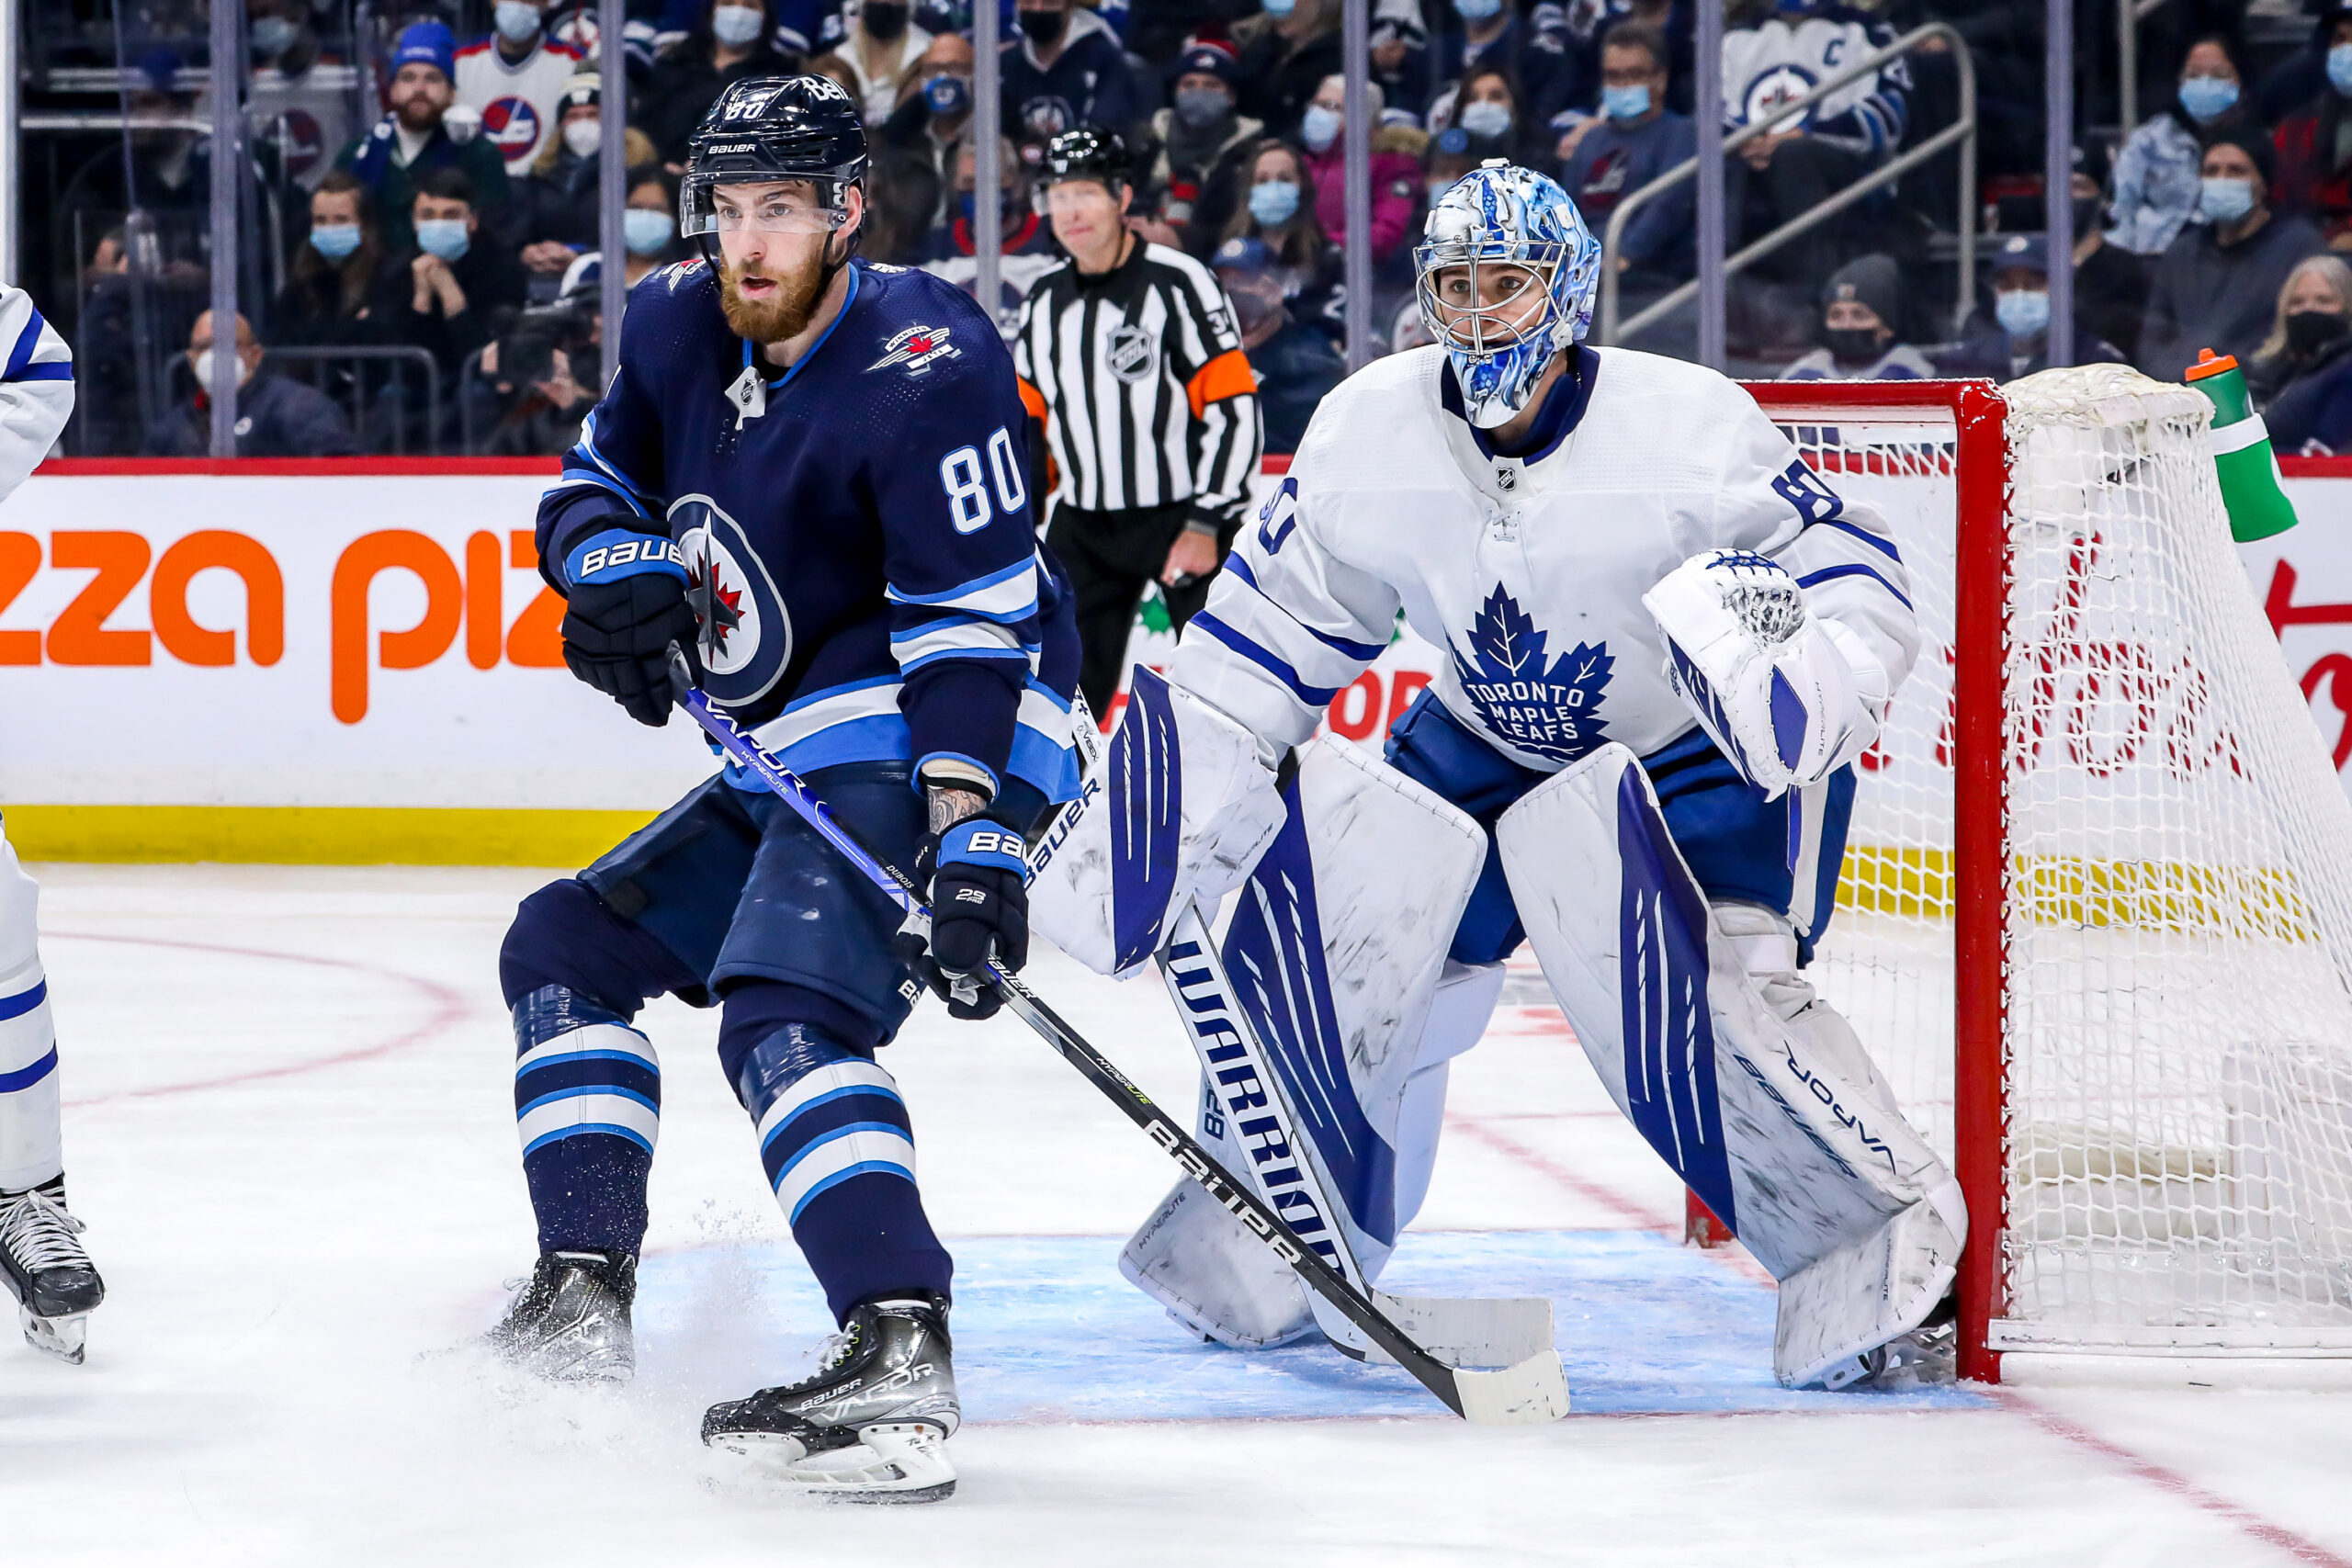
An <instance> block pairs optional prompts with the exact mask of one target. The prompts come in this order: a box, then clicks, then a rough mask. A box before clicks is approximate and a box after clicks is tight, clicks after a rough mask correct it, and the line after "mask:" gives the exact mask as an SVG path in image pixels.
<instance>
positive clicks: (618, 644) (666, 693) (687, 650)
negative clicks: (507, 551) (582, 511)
mask: <svg viewBox="0 0 2352 1568" xmlns="http://www.w3.org/2000/svg"><path fill="white" fill-rule="evenodd" d="M564 581H566V582H568V583H570V584H571V587H570V589H569V590H568V591H567V592H565V594H564V601H565V607H564V612H563V662H564V664H565V665H566V666H567V667H568V668H569V669H570V670H571V672H572V673H573V674H574V675H577V676H579V677H580V678H581V679H582V681H585V682H588V683H589V684H590V685H592V686H594V687H595V688H596V689H597V690H598V691H600V692H602V693H604V694H605V695H606V696H608V697H610V698H612V699H613V701H615V702H616V703H618V704H620V705H621V706H622V707H624V708H626V709H628V716H629V717H631V718H633V719H635V720H637V722H638V723H639V724H650V725H651V726H653V728H656V729H659V728H662V726H663V725H665V724H667V723H669V722H670V704H671V700H672V699H671V683H670V659H671V649H673V648H676V649H681V650H683V651H684V654H685V657H686V660H687V662H688V664H689V666H690V667H691V670H692V673H693V676H694V680H695V683H696V684H699V683H700V682H701V680H702V666H701V664H700V663H699V662H698V661H696V660H695V652H696V650H697V649H698V647H699V637H700V633H699V630H698V628H697V626H696V624H695V613H694V608H693V606H692V605H691V604H689V603H688V602H687V599H686V567H685V561H684V558H682V557H681V556H680V555H679V553H678V547H677V546H676V545H675V544H674V543H673V542H672V541H670V540H668V539H664V538H661V537H658V536H653V535H650V534H636V533H630V532H628V531H627V530H625V529H619V528H610V529H606V530H605V531H603V532H601V533H598V534H595V535H594V536H591V537H589V538H588V539H586V540H584V541H582V543H581V544H579V545H577V546H575V547H573V548H572V550H571V554H570V555H569V556H567V557H566V558H565V559H564Z"/></svg>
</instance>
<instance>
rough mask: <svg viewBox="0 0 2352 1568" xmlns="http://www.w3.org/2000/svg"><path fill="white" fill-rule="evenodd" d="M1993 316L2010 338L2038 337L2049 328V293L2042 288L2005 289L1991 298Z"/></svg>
mask: <svg viewBox="0 0 2352 1568" xmlns="http://www.w3.org/2000/svg"><path fill="white" fill-rule="evenodd" d="M1993 314H1994V315H1996V316H1997V317H1999V318H2000V321H2001V330H2002V331H2003V332H2005V333H2008V334H2009V335H2010V336H2011V337H2040V336H2041V334H2042V333H2045V332H2047V331H2048V330H2049V328H2050V292H2049V290H2047V289H2043V288H2005V289H2003V290H2002V291H2000V292H1999V293H1997V294H1996V295H1994V296H1993Z"/></svg>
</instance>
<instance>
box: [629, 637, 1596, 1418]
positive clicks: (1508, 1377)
mask: <svg viewBox="0 0 2352 1568" xmlns="http://www.w3.org/2000/svg"><path fill="white" fill-rule="evenodd" d="M672 679H673V683H674V686H675V695H676V699H677V703H678V705H679V706H680V707H683V708H684V709H685V710H686V713H687V715H688V716H690V717H692V718H693V719H694V721H695V723H697V724H699V725H701V726H702V727H703V728H704V729H705V730H706V731H707V733H708V734H709V735H710V738H711V739H713V740H715V741H717V742H718V747H719V750H722V751H724V752H725V753H726V754H727V756H728V758H729V760H730V761H734V762H735V763H736V764H737V765H739V766H741V768H743V769H744V770H745V771H747V772H748V773H751V774H752V776H753V777H755V778H757V779H758V780H759V781H760V782H761V783H762V784H764V785H766V786H767V787H768V789H770V790H771V791H773V792H774V793H775V795H776V796H777V798H779V799H781V800H782V801H783V802H784V803H785V804H786V806H788V807H791V808H792V810H793V812H794V814H795V815H797V816H798V817H799V818H800V819H801V820H802V821H804V822H806V823H808V824H809V827H811V828H813V829H816V830H817V832H818V834H819V835H820V837H822V838H823V839H824V840H825V841H826V842H827V843H829V844H831V845H832V846H833V848H834V849H836V850H838V851H840V852H841V853H842V857H843V858H844V859H846V860H847V861H848V862H849V863H851V864H852V865H854V866H855V867H856V868H857V870H858V872H859V874H862V875H863V876H865V879H866V880H867V881H868V882H871V883H872V884H873V885H874V886H876V888H878V889H880V890H881V892H882V893H883V895H884V896H885V897H888V898H889V899H890V900H891V901H892V902H893V903H895V904H897V905H898V906H899V908H901V909H903V910H905V911H906V913H907V915H908V916H909V917H910V919H914V920H917V921H920V922H922V925H923V926H925V927H926V928H927V927H928V925H929V923H930V919H931V910H930V908H928V907H927V906H926V905H925V904H924V903H923V901H922V894H921V893H920V892H918V891H917V889H916V887H915V885H914V884H913V883H912V882H911V881H910V880H909V879H908V878H907V876H906V874H904V873H903V872H901V871H899V869H898V868H897V867H896V866H893V865H891V864H890V863H888V862H887V861H883V860H881V859H879V858H877V857H876V855H875V854H874V853H873V852H870V851H869V850H867V849H866V848H865V845H863V844H861V843H859V842H858V840H857V838H856V836H855V835H854V834H853V833H851V832H850V830H849V829H847V828H844V827H843V826H842V824H841V823H840V822H839V821H837V820H835V818H834V817H833V814H832V812H831V810H830V809H829V808H828V807H826V805H825V803H824V801H822V800H821V799H820V798H819V797H818V796H817V795H816V794H815V793H814V792H813V791H811V790H810V789H809V786H808V785H807V784H804V783H802V782H801V780H800V778H799V777H798V775H797V774H795V773H793V772H792V771H791V770H790V769H789V768H786V766H785V765H784V764H783V763H782V762H781V761H777V760H776V758H775V754H774V753H773V752H771V751H769V750H767V748H766V747H764V746H762V745H761V744H760V743H759V742H758V741H756V740H754V739H752V738H751V736H749V735H748V734H746V733H744V731H743V729H742V728H741V727H740V726H738V725H737V724H736V722H735V721H734V720H733V719H732V718H729V716H727V715H725V714H723V713H721V712H720V711H719V710H718V708H716V707H714V706H713V705H711V702H710V699H709V698H708V697H707V696H705V695H704V694H702V693H701V692H700V691H698V690H696V689H695V687H694V685H693V683H692V680H691V678H690V676H689V675H688V673H687V670H686V666H685V660H684V658H683V657H675V658H674V661H673V674H672ZM985 978H986V980H987V982H988V983H989V985H991V986H994V987H996V989H997V992H998V994H999V995H1000V996H1001V997H1002V998H1003V999H1004V1005H1005V1007H1006V1008H1008V1009H1009V1010H1011V1011H1012V1013H1013V1014H1014V1016H1016V1017H1018V1018H1019V1019H1020V1020H1021V1021H1023V1022H1024V1023H1026V1024H1027V1025H1028V1026H1029V1027H1030V1028H1031V1029H1033V1030H1035V1031H1036V1032H1037V1033H1038V1034H1039V1035H1040V1036H1041V1037H1042V1038H1043V1039H1044V1040H1045V1042H1046V1043H1047V1044H1048V1045H1051V1046H1052V1047H1053V1048H1054V1049H1055V1051H1056V1052H1057V1053H1058V1054H1059V1055H1061V1057H1062V1059H1063V1060H1064V1061H1067V1062H1069V1064H1070V1065H1071V1066H1074V1067H1076V1068H1077V1069H1078V1070H1079V1072H1080V1074H1081V1075H1082V1076H1083V1077H1085V1078H1086V1080H1087V1081H1088V1082H1089V1083H1091V1084H1092V1085H1093V1086H1094V1087H1095V1089H1098V1090H1100V1091H1101V1093H1102V1095H1103V1098H1104V1099H1105V1100H1109V1101H1111V1103H1112V1104H1114V1105H1115V1106H1117V1107H1118V1108H1119V1110H1120V1111H1121V1112H1122V1113H1123V1114H1125V1117H1126V1118H1127V1120H1128V1121H1130V1122H1134V1123H1135V1124H1136V1126H1137V1127H1139V1128H1141V1129H1142V1130H1143V1132H1144V1134H1145V1135H1146V1136H1147V1137H1148V1138H1150V1139H1151V1141H1152V1142H1153V1143H1154V1144H1156V1145H1159V1149H1160V1151H1161V1152H1162V1153H1163V1154H1165V1155H1167V1156H1169V1157H1170V1159H1173V1160H1174V1161H1175V1162H1176V1163H1177V1165H1178V1166H1180V1167H1182V1169H1183V1171H1184V1173H1185V1174H1186V1175H1188V1176H1190V1177H1191V1178H1192V1179H1193V1180H1194V1181H1196V1182H1198V1183H1200V1185H1201V1187H1202V1188H1203V1189H1204V1190H1205V1191H1206V1192H1207V1193H1208V1195H1209V1196H1210V1197H1211V1198H1214V1199H1215V1200H1216V1201H1217V1202H1218V1203H1220V1204H1222V1205H1223V1206H1224V1207H1225V1208H1226V1209H1227V1211H1229V1212H1230V1213H1232V1214H1233V1215H1234V1217H1235V1218H1237V1219H1238V1220H1239V1221H1240V1222H1241V1223H1242V1224H1244V1225H1245V1226H1247V1227H1248V1228H1249V1230H1250V1234H1251V1235H1255V1236H1256V1237H1257V1238H1258V1239H1259V1240H1260V1241H1261V1242H1263V1243H1264V1244H1265V1245H1266V1246H1267V1247H1271V1248H1272V1250H1273V1252H1274V1255H1275V1256H1276V1257H1278V1258H1281V1259H1282V1260H1283V1262H1284V1263H1286V1264H1288V1265H1289V1266H1290V1268H1291V1269H1293V1270H1294V1271H1295V1273H1297V1275H1298V1276H1299V1278H1301V1279H1302V1280H1305V1281H1306V1284H1307V1286H1308V1288H1310V1289H1311V1290H1313V1291H1315V1292H1317V1294H1319V1295H1320V1296H1322V1297H1323V1299H1324V1300H1326V1301H1328V1302H1329V1303H1331V1305H1332V1306H1333V1307H1335V1308H1337V1309H1338V1310H1339V1311H1340V1314H1342V1315H1344V1316H1345V1317H1346V1318H1347V1320H1348V1321H1349V1322H1350V1323H1352V1324H1354V1325H1356V1327H1357V1328H1358V1329H1360V1330H1362V1331H1363V1335H1364V1337H1366V1338H1367V1339H1369V1340H1371V1341H1372V1342H1373V1343H1374V1345H1377V1346H1378V1347H1380V1348H1381V1349H1383V1350H1385V1351H1386V1352H1387V1353H1388V1355H1389V1356H1390V1357H1392V1358H1394V1359H1395V1360H1396V1361H1397V1364H1398V1365H1399V1366H1401V1367H1403V1368H1404V1369H1405V1370H1406V1371H1408V1372H1410V1373H1411V1374H1412V1375H1413V1378H1414V1380H1415V1381H1416V1382H1419V1383H1420V1385H1421V1386H1422V1387H1424V1388H1426V1389H1428V1390H1429V1391H1430V1393H1433V1394H1435V1395H1436V1396H1437V1397H1438V1399H1439V1400H1440V1401H1442V1403H1443V1404H1444V1405H1445V1407H1446V1408H1447V1409H1449V1410H1451V1411H1453V1413H1454V1414H1455V1415H1457V1416H1461V1417H1462V1418H1463V1419H1464V1420H1466V1421H1471V1422H1475V1423H1476V1424H1478V1425H1481V1426H1498V1427H1499V1426H1521V1425H1526V1424H1529V1423H1532V1422H1537V1421H1552V1420H1557V1419H1558V1418H1559V1417H1561V1416H1566V1414H1567V1412H1568V1389H1567V1382H1566V1378H1565V1377H1564V1376H1563V1375H1562V1373H1561V1371H1560V1358H1559V1355H1558V1353H1557V1352H1555V1351H1554V1350H1552V1349H1551V1348H1548V1347H1546V1348H1544V1349H1543V1350H1541V1351H1540V1352H1538V1353H1537V1354H1535V1355H1532V1356H1530V1357H1528V1358H1527V1359H1524V1360H1522V1361H1521V1362H1520V1363H1519V1364H1518V1365H1516V1366H1510V1367H1504V1368H1500V1369H1498V1370H1496V1371H1465V1370H1461V1369H1457V1368H1453V1367H1449V1366H1447V1365H1446V1364H1445V1363H1443V1362H1442V1361H1440V1360H1439V1359H1437V1358H1436V1357H1434V1356H1432V1355H1430V1353H1429V1351H1427V1350H1426V1349H1424V1348H1421V1346H1419V1345H1418V1344H1416V1343H1415V1342H1414V1341H1413V1340H1412V1339H1411V1338H1410V1337H1408V1336H1407V1335H1406V1333H1405V1331H1404V1330H1403V1329H1401V1328H1399V1327H1398V1326H1397V1325H1396V1324H1395V1323H1394V1322H1392V1321H1391V1320H1390V1319H1389V1317H1388V1316H1387V1314H1385V1313H1383V1312H1382V1311H1381V1310H1380V1308H1379V1307H1377V1306H1376V1305H1374V1303H1373V1302H1372V1301H1371V1300H1370V1299H1369V1298H1368V1297H1366V1296H1365V1294H1364V1293H1363V1292H1362V1291H1360V1290H1358V1289H1357V1288H1356V1287H1355V1286H1354V1285H1352V1284H1351V1283H1350V1282H1349V1281H1348V1280H1346V1279H1345V1278H1344V1277H1342V1276H1341V1275H1340V1272H1339V1270H1337V1269H1333V1268H1332V1267H1331V1265H1329V1263H1327V1262H1325V1261H1324V1260H1323V1259H1322V1258H1321V1257H1319V1256H1318V1255H1317V1253H1316V1252H1315V1250H1314V1249H1313V1248H1312V1247H1309V1246H1308V1245H1307V1244H1306V1242H1304V1241H1302V1240H1300V1239H1299V1236H1298V1235H1297V1233H1295V1231H1293V1230H1292V1229H1291V1228H1290V1227H1289V1226H1288V1225H1286V1224H1283V1222H1282V1221H1281V1220H1280V1219H1279V1218H1277V1217H1276V1216H1275V1215H1274V1214H1273V1213H1272V1212H1270V1211H1269V1210H1268V1209H1267V1208H1266V1206H1265V1205H1264V1204H1263V1203H1261V1202H1260V1201H1258V1199H1257V1198H1256V1197H1255V1196H1254V1195H1253V1194H1252V1193H1251V1191H1250V1188H1249V1186H1248V1184H1247V1183H1245V1182H1244V1181H1243V1180H1242V1179H1240V1178H1238V1177H1237V1176H1235V1175H1234V1174H1233V1173H1232V1172H1231V1171H1229V1170H1227V1169H1226V1168H1225V1167H1223V1166H1222V1165H1219V1164H1218V1163H1217V1162H1216V1159H1214V1158H1213V1157H1211V1156H1210V1155H1209V1153H1208V1151H1207V1150H1205V1149H1204V1148H1202V1147H1201V1145H1199V1144H1197V1143H1195V1142H1194V1141H1193V1139H1192V1137H1191V1136H1190V1135H1189V1134H1186V1133H1185V1132H1184V1131H1183V1130H1182V1128H1180V1127H1178V1126H1177V1125H1176V1124H1175V1123H1174V1122H1171V1121H1170V1120H1169V1118H1168V1117H1167V1116H1165V1115H1163V1114H1162V1113H1161V1111H1160V1109H1159V1106H1158V1105H1157V1104H1155V1103H1154V1102H1153V1101H1152V1100H1151V1098H1150V1096H1148V1095H1147V1094H1145V1093H1144V1092H1143V1090H1142V1089H1137V1088H1136V1086H1135V1085H1134V1084H1133V1083H1131V1082H1129V1081H1128V1080H1127V1077H1126V1075H1125V1074H1124V1073H1122V1072H1120V1071H1119V1069H1118V1068H1117V1067H1115V1066H1112V1065H1111V1063H1110V1061H1109V1060H1108V1058H1106V1057H1104V1056H1103V1054H1102V1053H1101V1052H1099V1051H1097V1050H1095V1049H1094V1047H1093V1046H1091V1045H1090V1044H1088V1043H1086V1041H1085V1040H1084V1039H1082V1038H1081V1037H1080V1035H1079V1033H1078V1032H1077V1031H1076V1030H1074V1029H1072V1028H1071V1027H1070V1026H1069V1024H1067V1023H1065V1022H1063V1021H1061V1019H1060V1018H1058V1017H1057V1016H1056V1015H1055V1013H1054V1011H1053V1010H1051V1009H1050V1008H1048V1007H1046V1004H1045V1003H1044V1002H1043V1001H1042V1000H1040V999H1039V998H1038V997H1037V995H1036V993H1035V992H1034V991H1032V990H1030V989H1029V987H1027V986H1024V985H1023V984H1022V983H1021V981H1020V979H1019V978H1018V977H1017V976H1013V975H1012V974H1011V973H1010V972H1008V971H1007V970H1005V969H1003V968H1001V966H999V965H998V964H996V962H995V961H994V960H990V961H989V964H988V968H987V971H986V975H985Z"/></svg>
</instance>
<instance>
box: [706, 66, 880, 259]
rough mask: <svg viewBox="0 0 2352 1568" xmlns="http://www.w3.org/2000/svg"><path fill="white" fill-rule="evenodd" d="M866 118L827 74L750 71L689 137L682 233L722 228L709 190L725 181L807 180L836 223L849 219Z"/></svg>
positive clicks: (859, 179)
mask: <svg viewBox="0 0 2352 1568" xmlns="http://www.w3.org/2000/svg"><path fill="white" fill-rule="evenodd" d="M865 166H866V155H865V119H864V117H863V116H861V115H860V113H859V112H858V106H857V104H856V102H855V101H854V100H853V99H852V98H851V97H850V96H849V95H848V94H847V93H845V92H843V91H842V89H841V85H840V84H839V83H837V82H834V81H832V80H831V78H829V77H824V76H749V77H746V78H744V79H743V80H742V81H741V82H737V83H734V84H732V85H729V87H728V88H727V90H726V91H725V92H723V93H721V94H719V95H718V99H717V100H716V101H715V102H713V103H712V104H711V106H710V108H709V110H708V112H707V113H706V114H704V116H703V117H702V123H701V124H699V125H697V126H695V130H694V134H693V135H692V136H691V137H689V138H688V139H687V141H686V173H685V177H684V179H683V180H681V181H680V182H679V187H678V232H679V233H680V234H681V235H682V236H684V235H705V234H713V233H716V232H717V231H718V216H717V212H716V209H715V208H714V206H713V202H712V193H713V192H714V191H715V190H716V189H717V188H718V186H722V185H736V184H742V183H747V182H754V181H766V180H808V181H809V182H810V183H811V184H813V185H814V186H816V187H817V200H818V203H819V204H820V206H822V207H824V208H825V209H828V211H829V213H830V215H831V220H832V226H833V227H834V228H836V229H838V228H840V227H841V226H842V224H843V223H845V222H847V221H848V220H849V197H848V193H849V187H850V186H854V185H859V184H862V183H863V182H864V180H865Z"/></svg>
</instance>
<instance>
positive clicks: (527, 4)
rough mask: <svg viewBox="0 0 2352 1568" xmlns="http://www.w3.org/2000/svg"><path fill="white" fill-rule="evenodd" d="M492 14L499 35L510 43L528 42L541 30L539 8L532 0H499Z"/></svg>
mask: <svg viewBox="0 0 2352 1568" xmlns="http://www.w3.org/2000/svg"><path fill="white" fill-rule="evenodd" d="M490 16H491V21H492V25H494V26H495V27H496V28H498V36H499V37H500V38H503V39H505V40H506V41H507V42H509V43H528V42H530V41H531V39H532V38H533V37H534V36H535V35H536V34H537V32H538V30H539V8H538V7H537V6H535V5H533V4H532V3H531V0H498V4H497V5H496V6H492V8H491V13H490Z"/></svg>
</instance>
